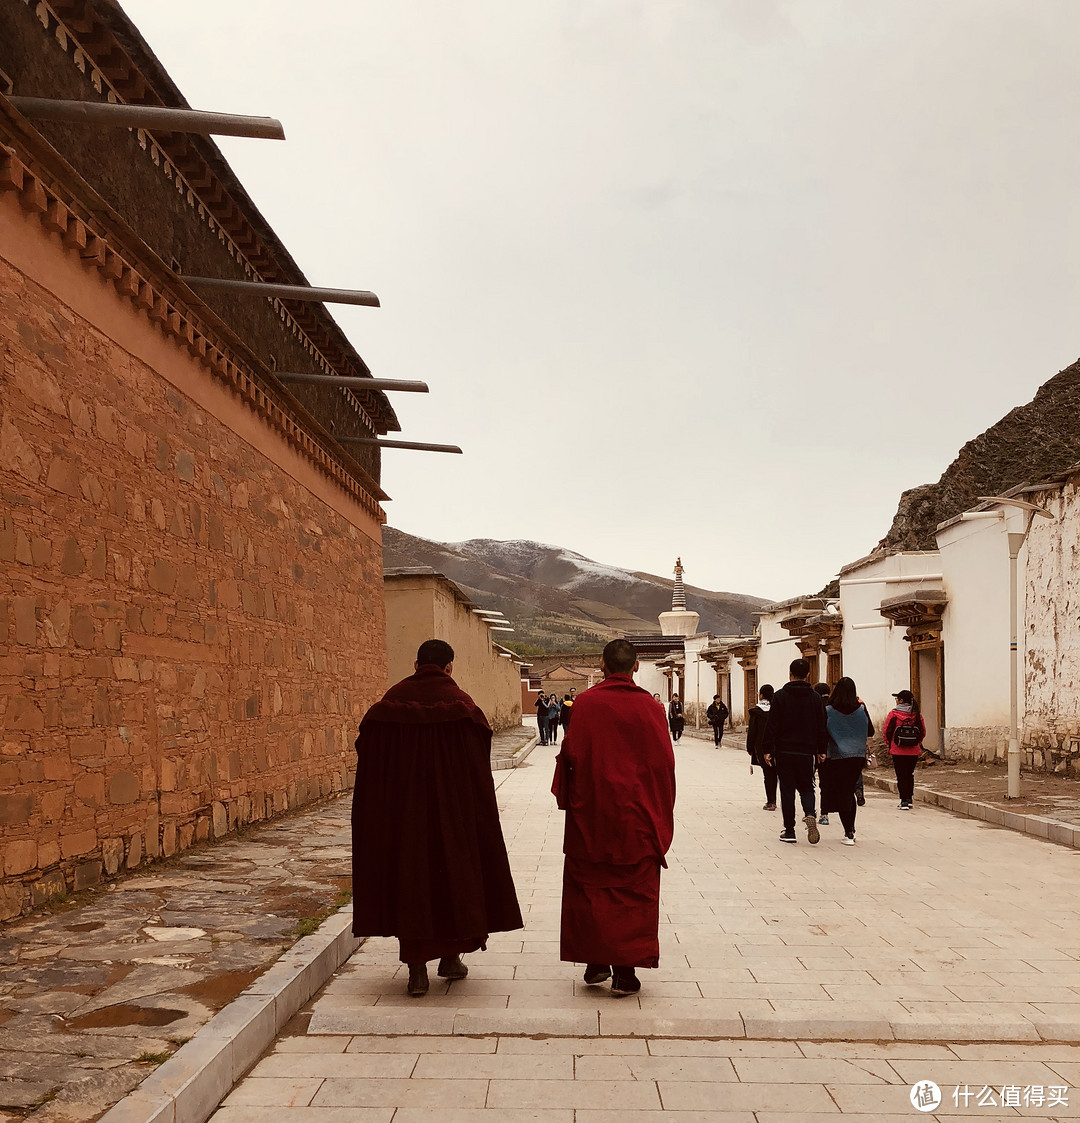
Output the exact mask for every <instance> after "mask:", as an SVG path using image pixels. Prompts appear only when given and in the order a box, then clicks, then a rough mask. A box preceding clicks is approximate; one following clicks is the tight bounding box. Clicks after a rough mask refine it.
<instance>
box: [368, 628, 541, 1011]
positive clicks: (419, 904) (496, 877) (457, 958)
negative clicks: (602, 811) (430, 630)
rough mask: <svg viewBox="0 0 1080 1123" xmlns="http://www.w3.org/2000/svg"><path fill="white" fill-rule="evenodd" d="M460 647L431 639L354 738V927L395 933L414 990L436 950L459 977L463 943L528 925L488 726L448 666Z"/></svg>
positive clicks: (469, 945) (423, 986)
mask: <svg viewBox="0 0 1080 1123" xmlns="http://www.w3.org/2000/svg"><path fill="white" fill-rule="evenodd" d="M453 661H454V650H453V648H452V647H451V646H450V645H449V644H448V643H443V641H442V640H428V641H427V642H426V643H423V644H421V645H420V650H419V651H418V652H417V654H416V663H415V667H416V673H415V674H414V675H411V676H410V677H409V678H407V679H403V680H402V681H401V682H399V683H398V684H397V685H396V686H392V687H391V688H390V689H389V690H388V691H387V692H386V694H385V695H384V696H383V699H382V701H380V702H376V703H375V705H374V706H372V707H371V709H370V710H368V712H367V714H366V715H365V717H364V720H363V721H362V722H361V724H360V735H359V736H358V737H357V739H356V754H357V762H356V789H355V793H354V795H353V806H352V829H353V934H354V935H357V936H397V938H398V942H399V945H400V955H401V961H402V963H407V964H408V965H409V985H408V992H409V994H411V995H413V997H417V998H418V997H420V996H421V995H423V994H425V993H427V989H428V975H427V964H428V961H429V960H432V959H438V960H439V969H438V971H439V975H440V976H441V977H443V978H448V979H461V978H464V977H465V976H466V975H467V974H468V973H469V969H468V968H467V967H466V966H465V964H464V963H462V962H461V955H462V954H463V953H464V952H470V951H477V950H478V949H483V948H484V947H486V945H487V938H488V934H489V933H490V932H509V931H512V930H514V929H517V928H523V927H524V924H523V923H522V920H521V910H520V909H519V908H518V902H517V894H516V893H515V891H514V882H513V878H512V877H511V874H510V862H509V859H508V858H507V856H506V844H505V842H504V841H503V835H502V827H501V825H500V823H499V809H498V806H497V804H496V802H495V784H494V782H493V781H492V778H491V727H490V726H489V725H488V723H487V718H485V717H484V714H483V712H482V711H481V710H480V708H479V707H478V706H477V705H476V703H475V702H473V700H472V699H471V698H470V697H469V695H468V694H466V693H465V691H464V690H462V689H460V687H458V685H457V683H455V682H454V680H453V679H452V678H451V677H450V674H451V671H452V670H453Z"/></svg>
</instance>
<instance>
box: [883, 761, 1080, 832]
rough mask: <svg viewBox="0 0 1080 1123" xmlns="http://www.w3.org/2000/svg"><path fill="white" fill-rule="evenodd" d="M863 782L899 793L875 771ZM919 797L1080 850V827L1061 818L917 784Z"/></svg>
mask: <svg viewBox="0 0 1080 1123" xmlns="http://www.w3.org/2000/svg"><path fill="white" fill-rule="evenodd" d="M863 782H864V783H870V784H871V785H872V786H873V787H875V788H880V789H882V790H883V791H888V792H895V791H896V790H897V789H896V781H895V780H894V779H890V778H889V777H888V776H875V775H874V770H870V771H868V772H864V773H863ZM915 795H916V797H917V798H918V800H919V802H920V803H928V804H930V806H931V807H942V808H944V809H945V810H946V811H954V812H956V814H957V815H966V816H967V817H968V818H969V819H982V820H983V822H985V823H991V824H992V825H993V826H995V827H1006V828H1008V829H1009V830H1012V831H1020V832H1021V833H1022V834H1030V835H1034V836H1035V837H1036V838H1045V839H1046V840H1047V841H1048V842H1057V843H1060V844H1061V845H1062V846H1071V847H1072V848H1073V849H1074V850H1080V827H1074V826H1073V825H1072V823H1063V822H1061V820H1060V819H1051V818H1050V817H1049V816H1047V815H1023V814H1021V813H1020V812H1019V811H1006V810H1005V809H1004V808H1002V807H995V806H994V805H993V804H992V803H983V802H981V801H980V800H975V799H964V798H963V797H962V796H958V795H953V793H952V792H939V791H935V790H934V789H933V788H924V787H922V786H921V785H920V784H916V785H915Z"/></svg>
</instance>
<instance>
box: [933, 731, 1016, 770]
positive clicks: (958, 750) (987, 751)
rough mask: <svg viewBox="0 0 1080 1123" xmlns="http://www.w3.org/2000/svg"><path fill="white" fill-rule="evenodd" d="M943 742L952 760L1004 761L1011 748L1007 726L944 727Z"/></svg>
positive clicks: (947, 755) (946, 754) (946, 753)
mask: <svg viewBox="0 0 1080 1123" xmlns="http://www.w3.org/2000/svg"><path fill="white" fill-rule="evenodd" d="M941 733H942V743H943V744H944V747H945V754H944V755H945V756H946V757H948V758H949V759H950V760H978V761H985V762H988V763H992V762H994V761H997V762H998V763H1004V761H1005V760H1006V759H1007V755H1008V749H1009V731H1008V729H1007V728H1006V727H1005V726H987V727H986V728H985V729H943V730H942V731H941Z"/></svg>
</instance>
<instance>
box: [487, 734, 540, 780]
mask: <svg viewBox="0 0 1080 1123" xmlns="http://www.w3.org/2000/svg"><path fill="white" fill-rule="evenodd" d="M539 743H540V734H539V733H536V734H534V735H533V738H532V740H531V741H526V742H525V744H524V745H522V746H521V748H520V749H518V751H517V752H516V753H514V755H513V756H507V757H503V758H502V759H501V760H493V761H492V762H491V771H492V772H502V771H504V770H505V769H507V768H517V766H518V765H519V764H521V763H522V761H524V759H525V758H526V757H527V756H528V755H529V753H531V752H532V751H533V749H535V748H536V746H537V745H538V744H539Z"/></svg>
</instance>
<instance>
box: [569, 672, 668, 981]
mask: <svg viewBox="0 0 1080 1123" xmlns="http://www.w3.org/2000/svg"><path fill="white" fill-rule="evenodd" d="M552 791H553V792H554V793H555V796H556V798H557V799H558V802H559V806H560V807H561V808H563V810H565V811H566V829H565V833H564V836H563V853H564V855H565V859H564V863H563V899H562V934H561V935H562V938H561V947H560V958H561V959H564V960H568V961H570V962H574V963H600V964H609V965H610V964H614V965H617V966H620V967H655V966H657V964H658V963H659V959H660V939H659V924H660V868H661V866H666V865H667V863H666V862H665V861H664V855H665V854H666V853H667V850H668V847H669V846H670V845H671V836H672V833H673V831H674V810H675V754H674V752H673V750H672V747H671V738H670V737H669V736H668V730H667V724H666V722H665V715H664V711H663V710H662V709H661V708H660V707H659V706H657V704H656V700H655V699H654V698H653V696H652V695H651V694H649V693H648V692H647V691H645V690H642V689H641V687H640V686H635V685H634V682H633V680H632V679H631V677H630V675H609V676H608V677H607V678H606V679H605V680H604V681H603V682H601V683H599V684H598V685H597V686H594V687H592V688H591V689H590V690H586V691H585V692H584V693H582V694H579V695H578V698H577V701H576V702H575V703H574V720H573V723H572V724H571V726H570V727H569V729H568V730H567V732H566V737H565V738H564V740H563V747H562V752H561V753H560V754H559V757H558V760H557V762H556V771H555V782H554V784H553V786H552Z"/></svg>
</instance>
